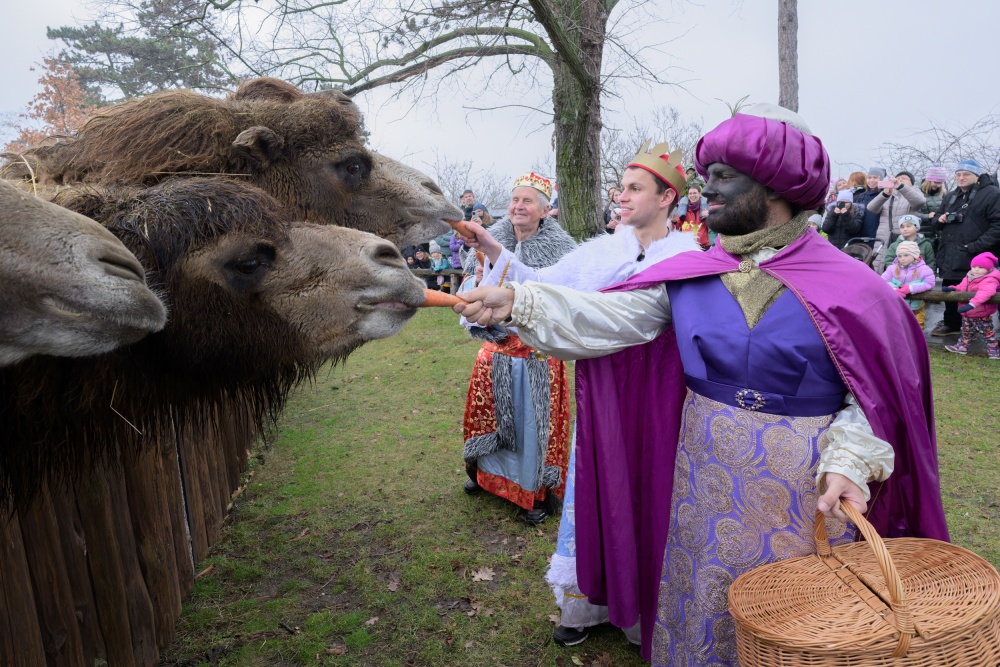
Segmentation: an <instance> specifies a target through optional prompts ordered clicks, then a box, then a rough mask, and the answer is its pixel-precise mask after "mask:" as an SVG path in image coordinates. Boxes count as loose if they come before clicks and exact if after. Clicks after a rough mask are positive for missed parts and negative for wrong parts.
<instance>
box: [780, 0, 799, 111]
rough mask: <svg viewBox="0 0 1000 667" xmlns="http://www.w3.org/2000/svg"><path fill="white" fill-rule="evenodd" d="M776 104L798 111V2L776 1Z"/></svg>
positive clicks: (789, 0)
mask: <svg viewBox="0 0 1000 667" xmlns="http://www.w3.org/2000/svg"><path fill="white" fill-rule="evenodd" d="M778 104H779V105H780V106H783V107H785V108H786V109H791V110H792V111H796V112H797V111H798V110H799V7H798V0H778Z"/></svg>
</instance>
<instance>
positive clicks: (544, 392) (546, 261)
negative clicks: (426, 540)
mask: <svg viewBox="0 0 1000 667" xmlns="http://www.w3.org/2000/svg"><path fill="white" fill-rule="evenodd" d="M551 197H552V183H551V182H550V181H549V180H548V179H546V178H543V177H541V176H539V175H538V174H535V173H528V174H525V175H524V176H522V177H520V178H518V179H517V180H516V181H514V186H513V188H512V191H511V199H510V206H509V207H508V209H507V217H506V218H504V219H503V220H500V221H499V222H497V223H495V224H493V226H491V227H490V229H489V231H486V230H484V229H483V228H482V227H480V226H479V225H475V223H468V224H472V225H474V226H475V227H476V228H478V229H480V230H482V233H483V235H484V236H488V237H489V238H490V239H491V240H492V241H493V242H494V243H496V244H498V245H499V246H501V247H502V248H504V249H506V250H507V251H508V252H509V253H510V256H511V257H514V258H517V260H518V261H520V262H521V263H523V264H524V265H525V266H528V267H531V268H532V269H543V268H545V267H548V266H552V265H553V264H555V263H556V262H558V261H559V260H560V258H562V257H563V256H564V255H566V254H567V253H569V252H571V251H572V250H573V249H574V248H576V242H575V241H574V240H573V238H572V237H571V236H570V235H569V234H567V233H566V232H565V231H564V230H563V229H562V227H560V226H559V223H558V222H556V221H555V220H554V219H553V218H551V217H550V216H549V215H548V214H549V209H550V206H549V200H550V198H551ZM508 263H509V262H508ZM508 263H505V264H501V265H497V264H494V263H493V262H491V261H489V259H488V258H487V259H486V261H485V265H484V269H483V279H482V282H481V283H480V284H483V285H490V284H493V285H495V284H498V283H499V281H500V279H501V277H502V276H503V274H504V272H505V271H506V270H508V269H507V266H508ZM473 270H474V267H473ZM470 333H471V334H472V335H473V336H474V337H477V338H481V339H482V340H483V341H484V342H483V345H482V347H481V348H480V350H479V354H478V355H477V356H476V362H475V364H474V365H473V367H472V377H471V378H470V380H469V393H468V397H467V399H466V403H465V416H464V421H463V425H464V435H465V448H464V459H465V465H466V471H467V472H468V473H469V480H468V481H467V482H466V483H465V492H466V493H468V494H470V495H473V494H476V493H479V492H480V491H482V490H484V489H485V490H486V491H488V492H490V493H492V494H494V495H496V496H500V497H501V498H504V499H506V500H509V501H511V502H512V503H514V504H515V505H517V506H518V507H520V508H521V512H520V514H521V515H522V516H523V518H524V520H525V521H526V522H528V523H529V524H538V523H541V522H543V521H545V519H546V517H547V516H548V515H549V514H551V513H552V512H554V511H555V510H556V507H557V499H559V498H562V495H563V490H564V488H565V484H566V469H567V466H568V464H569V437H570V430H569V417H570V412H569V383H568V379H567V377H566V364H565V363H564V362H562V361H560V360H559V359H556V358H554V357H551V356H547V355H545V354H542V353H539V352H537V351H536V350H534V349H532V348H531V347H529V346H527V345H525V344H524V343H522V342H521V339H520V338H519V337H518V335H517V329H515V328H513V327H508V328H506V329H505V328H503V327H496V326H493V327H489V328H483V327H478V326H472V327H470Z"/></svg>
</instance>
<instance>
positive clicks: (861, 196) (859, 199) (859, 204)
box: [854, 190, 882, 238]
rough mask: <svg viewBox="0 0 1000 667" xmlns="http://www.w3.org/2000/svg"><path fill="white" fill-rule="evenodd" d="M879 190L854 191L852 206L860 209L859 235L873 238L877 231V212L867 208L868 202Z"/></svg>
mask: <svg viewBox="0 0 1000 667" xmlns="http://www.w3.org/2000/svg"><path fill="white" fill-rule="evenodd" d="M880 192H882V191H881V190H856V191H855V192H854V207H855V208H859V209H861V234H860V235H861V236H864V237H866V238H875V232H877V231H878V218H879V214H878V213H873V212H872V211H869V210H868V204H869V203H871V200H873V199H875V197H877V196H878V193H880Z"/></svg>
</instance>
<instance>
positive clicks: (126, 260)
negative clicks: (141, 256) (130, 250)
mask: <svg viewBox="0 0 1000 667" xmlns="http://www.w3.org/2000/svg"><path fill="white" fill-rule="evenodd" d="M97 261H98V262H100V264H101V265H102V266H103V267H104V271H105V272H106V273H109V274H111V275H113V276H116V277H118V278H124V279H125V280H138V281H139V282H140V283H142V284H146V272H145V271H144V270H143V268H142V264H140V263H139V262H138V261H136V260H135V259H134V258H133V257H130V256H128V255H122V254H118V253H106V254H104V255H102V256H101V257H99V258H98V259H97Z"/></svg>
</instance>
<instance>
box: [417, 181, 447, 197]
mask: <svg viewBox="0 0 1000 667" xmlns="http://www.w3.org/2000/svg"><path fill="white" fill-rule="evenodd" d="M420 185H422V186H424V189H425V190H427V191H428V192H430V193H431V194H432V195H443V194H444V193H443V192H441V188H439V187H438V184H437V183H435V182H434V181H421V182H420Z"/></svg>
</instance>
